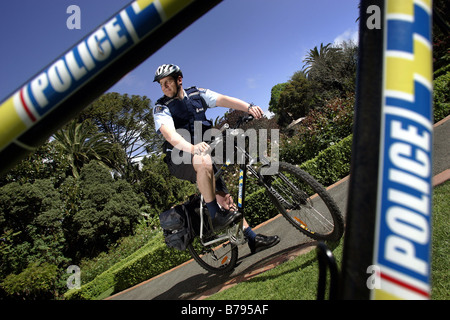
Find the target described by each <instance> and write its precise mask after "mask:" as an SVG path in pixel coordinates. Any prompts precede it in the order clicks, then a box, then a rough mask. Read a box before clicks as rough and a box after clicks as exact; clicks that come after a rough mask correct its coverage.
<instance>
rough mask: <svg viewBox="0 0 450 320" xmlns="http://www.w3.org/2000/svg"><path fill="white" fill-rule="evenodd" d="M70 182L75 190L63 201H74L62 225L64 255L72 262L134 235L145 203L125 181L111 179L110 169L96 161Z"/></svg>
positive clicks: (86, 166) (87, 165)
mask: <svg viewBox="0 0 450 320" xmlns="http://www.w3.org/2000/svg"><path fill="white" fill-rule="evenodd" d="M72 182H75V183H76V184H77V187H76V188H73V189H71V191H70V192H69V193H68V194H69V199H64V200H65V201H66V204H68V203H70V202H71V201H73V200H75V201H76V204H74V205H73V206H72V211H71V213H70V214H69V215H68V216H66V218H65V219H64V224H63V227H64V232H65V236H66V239H67V242H68V246H67V248H68V252H67V256H69V257H71V258H74V259H75V260H78V259H79V258H81V257H83V256H94V255H96V254H98V253H99V252H101V251H104V250H106V248H107V247H108V246H110V245H112V244H114V243H115V242H116V241H117V240H118V239H119V238H121V237H123V236H127V235H130V234H132V233H133V227H134V225H135V224H136V223H137V221H138V219H139V217H140V207H141V205H142V204H143V202H144V201H143V199H142V198H141V197H139V196H138V195H137V194H136V193H135V192H134V191H133V188H132V187H131V185H130V184H129V183H128V182H126V181H125V180H114V179H113V178H112V176H111V173H110V172H109V170H107V169H105V168H104V167H103V166H101V165H99V164H98V163H97V162H95V161H91V162H90V163H89V164H86V165H85V166H83V168H82V169H81V171H80V178H79V179H78V180H73V179H69V183H72ZM66 187H67V185H66V184H64V188H66ZM66 196H67V194H66Z"/></svg>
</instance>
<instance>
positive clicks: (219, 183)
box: [164, 148, 229, 193]
mask: <svg viewBox="0 0 450 320" xmlns="http://www.w3.org/2000/svg"><path fill="white" fill-rule="evenodd" d="M172 152H179V153H178V155H179V158H178V160H180V159H190V161H189V160H188V161H182V162H181V163H180V164H178V163H177V164H175V163H173V161H172ZM183 156H185V157H186V158H183ZM193 157H194V156H193V155H192V154H190V153H189V154H187V153H185V152H184V151H180V150H178V149H175V148H174V149H173V151H168V152H167V153H166V157H165V158H164V162H165V163H166V164H167V167H168V168H169V172H170V173H171V174H172V175H173V176H175V177H177V178H178V179H182V180H187V181H190V182H192V183H197V172H195V170H194V166H193V164H192V163H193ZM177 162H179V161H177ZM213 170H214V172H217V167H216V165H215V164H213ZM216 191H222V192H225V193H229V191H228V188H227V186H226V184H225V181H223V179H222V177H220V178H219V179H217V180H216Z"/></svg>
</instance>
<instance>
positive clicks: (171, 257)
mask: <svg viewBox="0 0 450 320" xmlns="http://www.w3.org/2000/svg"><path fill="white" fill-rule="evenodd" d="M190 258H191V257H190V255H189V253H188V252H187V251H185V252H182V253H180V252H179V251H175V250H173V249H170V248H168V247H167V246H166V244H165V243H164V239H163V235H162V232H161V233H158V234H157V235H155V236H154V237H153V238H152V239H151V240H150V241H149V242H148V243H147V244H146V245H145V246H143V247H142V248H140V249H139V250H137V251H136V252H135V253H133V254H132V255H130V256H129V257H127V258H125V259H123V260H122V261H120V262H118V263H116V264H115V265H114V266H112V267H111V268H109V269H108V270H106V271H105V272H103V273H102V274H100V275H98V276H97V277H96V278H95V279H94V280H92V281H90V282H89V283H87V284H85V285H82V286H81V288H79V289H72V290H69V291H68V292H66V293H65V294H64V298H65V299H66V300H95V299H97V298H98V297H99V296H101V295H102V294H103V293H104V292H106V291H108V290H109V291H112V293H116V292H119V291H121V290H124V289H127V288H129V287H131V286H134V285H136V284H138V283H140V282H142V281H145V280H147V279H149V278H152V277H154V276H156V275H158V274H160V273H163V272H165V271H167V270H169V269H171V268H173V267H175V266H177V265H179V264H181V263H183V262H185V261H187V260H189V259H190ZM81 272H83V270H81Z"/></svg>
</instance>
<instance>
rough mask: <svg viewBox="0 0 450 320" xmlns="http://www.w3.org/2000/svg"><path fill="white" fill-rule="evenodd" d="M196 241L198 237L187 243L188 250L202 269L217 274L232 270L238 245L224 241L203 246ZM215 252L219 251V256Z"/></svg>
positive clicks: (236, 256)
mask: <svg viewBox="0 0 450 320" xmlns="http://www.w3.org/2000/svg"><path fill="white" fill-rule="evenodd" d="M198 241H199V239H198V238H196V239H194V241H193V242H191V243H190V244H189V245H188V250H189V252H190V254H191V256H192V257H193V258H194V260H195V261H196V262H197V263H198V264H199V265H200V266H201V267H202V268H203V269H205V270H206V271H208V272H211V273H214V274H217V275H222V274H226V273H229V272H231V271H233V270H234V268H235V267H236V263H237V259H238V254H239V253H238V247H237V246H236V245H235V244H232V243H231V242H229V241H226V242H224V243H222V244H215V245H214V244H213V245H210V246H206V247H205V246H203V245H201V244H200V243H197V242H198ZM222 249H224V250H222ZM222 251H224V252H222ZM217 253H219V256H217V255H216V254H217Z"/></svg>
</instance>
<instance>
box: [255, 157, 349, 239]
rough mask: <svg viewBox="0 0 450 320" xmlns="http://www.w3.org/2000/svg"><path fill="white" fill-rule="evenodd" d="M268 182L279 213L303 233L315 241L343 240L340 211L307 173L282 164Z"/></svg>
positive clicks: (342, 221)
mask: <svg viewBox="0 0 450 320" xmlns="http://www.w3.org/2000/svg"><path fill="white" fill-rule="evenodd" d="M264 181H265V183H266V189H267V191H268V193H269V195H270V197H271V198H272V201H273V203H274V204H275V206H276V207H277V209H278V210H279V212H280V213H281V214H282V215H283V216H284V217H285V218H286V219H287V220H288V221H289V222H290V223H291V224H292V225H293V226H294V227H295V228H297V229H298V230H299V231H301V232H302V233H304V234H305V235H307V236H308V237H311V238H313V239H315V240H330V241H337V240H339V239H340V238H341V237H342V234H343V233H344V220H343V217H342V214H341V212H340V210H339V207H338V206H337V204H336V203H335V201H334V200H333V198H332V197H331V196H330V195H329V193H328V192H327V191H326V190H325V188H324V187H323V186H322V185H321V184H320V183H319V182H317V181H316V180H315V179H314V178H313V177H312V176H311V175H310V174H308V173H307V172H306V171H303V170H302V169H300V168H298V167H296V166H294V165H292V164H289V163H286V162H279V167H278V171H277V172H276V174H274V175H266V176H264Z"/></svg>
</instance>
